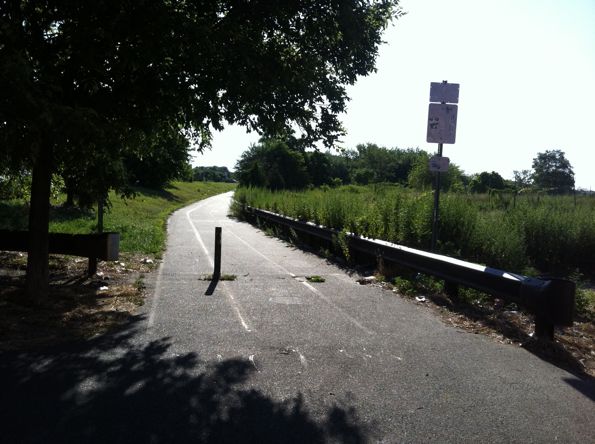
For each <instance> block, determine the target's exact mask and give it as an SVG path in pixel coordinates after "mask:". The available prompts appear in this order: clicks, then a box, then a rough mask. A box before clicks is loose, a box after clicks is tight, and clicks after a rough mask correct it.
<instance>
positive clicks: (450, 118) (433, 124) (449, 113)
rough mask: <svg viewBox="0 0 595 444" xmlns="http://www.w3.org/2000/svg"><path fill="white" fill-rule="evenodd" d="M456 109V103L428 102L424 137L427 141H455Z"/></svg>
mask: <svg viewBox="0 0 595 444" xmlns="http://www.w3.org/2000/svg"><path fill="white" fill-rule="evenodd" d="M457 110H458V107H457V105H445V104H442V103H430V108H429V111H428V133H427V137H426V141H427V142H428V143H455V139H456V135H457Z"/></svg>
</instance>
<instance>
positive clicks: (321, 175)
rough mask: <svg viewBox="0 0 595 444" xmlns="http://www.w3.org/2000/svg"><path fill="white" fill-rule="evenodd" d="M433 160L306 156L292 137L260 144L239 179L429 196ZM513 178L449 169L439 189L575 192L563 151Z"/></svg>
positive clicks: (362, 152) (386, 153) (391, 151)
mask: <svg viewBox="0 0 595 444" xmlns="http://www.w3.org/2000/svg"><path fill="white" fill-rule="evenodd" d="M430 157H431V154H429V153H427V152H426V151H423V150H420V149H418V148H407V149H401V148H386V147H381V146H378V145H376V144H373V143H367V144H361V145H357V146H356V148H355V149H348V150H343V151H337V152H322V151H318V150H308V149H306V148H305V147H303V146H301V145H300V144H298V143H296V140H295V139H293V138H292V137H289V138H262V139H261V140H260V141H259V142H258V143H256V144H253V145H251V146H250V147H249V148H248V149H247V150H246V151H245V152H244V153H243V154H242V156H241V157H240V159H239V160H238V162H237V164H236V167H235V169H236V171H235V177H236V179H237V181H238V182H239V184H240V185H243V186H257V187H264V188H269V189H272V190H278V189H304V188H307V187H319V186H322V185H326V186H338V185H347V184H358V185H367V184H371V183H382V182H388V183H397V184H401V185H403V186H407V187H410V188H414V189H418V190H425V189H431V188H432V186H433V183H434V173H432V172H431V171H430V170H429V167H428V165H429V160H430ZM514 174H515V176H514V180H506V179H504V178H503V177H502V176H501V175H500V174H499V173H497V172H495V171H492V172H487V171H484V172H481V173H478V174H472V175H467V174H464V173H463V171H462V170H461V168H460V167H459V166H458V165H456V164H453V163H451V164H450V166H449V169H448V172H447V173H444V174H443V175H442V178H441V189H443V190H444V191H467V192H471V193H488V192H491V191H497V190H510V191H519V190H521V189H539V190H545V191H548V192H553V193H565V192H569V191H572V190H573V189H574V172H573V171H572V167H571V165H570V162H569V161H568V160H567V159H566V158H565V155H564V153H563V152H562V151H560V150H553V151H545V152H544V153H539V154H538V155H537V157H536V158H535V159H534V160H533V171H529V170H523V171H520V172H519V171H515V172H514Z"/></svg>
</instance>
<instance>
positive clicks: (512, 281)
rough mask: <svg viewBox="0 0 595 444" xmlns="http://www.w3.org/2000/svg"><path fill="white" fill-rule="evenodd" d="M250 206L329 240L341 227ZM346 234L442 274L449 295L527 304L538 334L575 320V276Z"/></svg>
mask: <svg viewBox="0 0 595 444" xmlns="http://www.w3.org/2000/svg"><path fill="white" fill-rule="evenodd" d="M247 211H248V212H249V213H250V214H252V216H254V217H258V218H261V219H264V220H267V221H269V222H273V223H275V224H279V225H283V226H288V227H291V228H293V229H294V230H297V231H300V232H302V233H307V234H309V235H312V236H315V237H318V238H320V239H324V240H326V241H331V242H332V240H333V238H334V237H335V236H337V235H338V234H339V231H337V230H333V229H329V228H326V227H323V226H320V225H316V224H314V223H312V222H303V221H299V220H296V219H292V218H289V217H285V216H281V215H279V214H276V213H272V212H270V211H265V210H260V209H257V208H252V207H247ZM346 237H347V240H348V245H349V248H350V249H353V250H356V251H360V252H363V253H366V254H369V255H372V256H376V257H382V258H383V259H384V260H385V261H389V262H394V263H397V264H400V265H403V266H406V267H409V268H412V269H414V270H417V271H420V272H422V273H425V274H429V275H431V276H435V277H437V278H440V279H443V280H444V281H445V283H446V284H447V285H446V286H445V287H446V289H447V291H448V292H449V293H450V294H453V293H454V294H456V291H457V288H458V287H457V286H458V285H463V286H465V287H470V288H474V289H476V290H479V291H482V292H485V293H488V294H491V295H494V296H497V297H499V298H502V299H504V300H506V301H508V302H514V303H516V304H518V305H520V306H522V307H524V308H525V309H526V310H528V311H529V312H531V313H533V314H534V315H535V334H536V336H538V337H541V338H548V339H553V337H554V326H571V325H572V322H573V318H574V306H575V293H576V287H575V284H574V282H572V281H569V280H566V279H559V278H543V279H537V278H532V277H528V276H522V275H519V274H515V273H509V272H507V271H503V270H498V269H496V268H491V267H486V266H483V265H479V264H474V263H471V262H466V261H462V260H459V259H454V258H451V257H448V256H443V255H440V254H435V253H430V252H427V251H423V250H417V249H414V248H409V247H405V246H402V245H397V244H393V243H390V242H386V241H382V240H377V239H369V238H364V237H361V236H357V235H354V234H350V233H347V235H346Z"/></svg>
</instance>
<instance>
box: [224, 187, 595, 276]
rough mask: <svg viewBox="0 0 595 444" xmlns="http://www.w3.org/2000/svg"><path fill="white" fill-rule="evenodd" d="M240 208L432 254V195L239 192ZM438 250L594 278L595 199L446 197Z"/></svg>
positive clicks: (370, 190) (379, 190)
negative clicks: (253, 209)
mask: <svg viewBox="0 0 595 444" xmlns="http://www.w3.org/2000/svg"><path fill="white" fill-rule="evenodd" d="M235 200H236V204H235V207H236V208H240V207H241V205H239V204H238V203H242V204H247V205H250V206H253V207H257V208H262V209H266V210H270V211H275V212H278V213H281V214H284V215H286V216H290V217H294V218H297V219H300V220H309V221H313V222H315V223H317V224H320V225H324V226H327V227H331V228H335V229H337V230H345V231H349V232H352V233H355V234H358V235H361V236H366V237H371V238H377V239H384V240H388V241H391V242H395V243H399V244H403V245H407V246H410V247H414V248H421V249H428V248H429V245H430V239H431V231H432V208H433V197H432V193H422V194H420V193H416V192H413V191H411V190H408V189H404V188H401V187H399V186H395V185H391V184H380V185H379V184H375V185H372V186H368V187H363V186H353V185H350V186H344V187H339V188H334V189H330V188H328V187H326V188H324V189H314V190H308V191H304V192H289V191H281V192H271V191H267V190H262V189H254V188H240V189H238V190H237V191H236V193H235ZM438 240H439V241H438V249H439V251H440V252H442V253H444V254H448V255H451V256H455V257H460V258H463V259H466V260H471V261H475V262H480V263H484V264H486V265H489V266H492V267H496V268H504V269H507V270H510V271H517V272H527V270H529V269H537V270H538V271H539V272H545V273H558V274H568V273H572V272H573V271H575V270H580V271H581V272H583V273H585V274H589V275H592V274H593V273H594V271H595V198H594V197H589V196H581V197H578V198H577V199H575V198H573V197H572V196H570V197H568V196H567V197H560V196H558V197H552V196H526V197H523V196H521V197H516V196H508V197H505V198H502V197H498V198H495V197H493V196H492V197H490V196H487V195H483V196H481V195H479V196H478V195H463V194H445V195H443V196H442V198H441V202H440V224H439V235H438Z"/></svg>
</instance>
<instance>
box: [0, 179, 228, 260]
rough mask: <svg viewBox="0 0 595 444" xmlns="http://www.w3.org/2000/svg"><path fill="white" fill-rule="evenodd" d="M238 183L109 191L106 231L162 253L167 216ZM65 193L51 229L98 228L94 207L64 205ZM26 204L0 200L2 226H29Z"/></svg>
mask: <svg viewBox="0 0 595 444" xmlns="http://www.w3.org/2000/svg"><path fill="white" fill-rule="evenodd" d="M234 187H235V184H229V183H221V182H218V183H215V182H174V183H172V184H171V185H170V186H169V187H167V188H165V189H163V190H150V189H146V188H136V189H135V191H136V193H137V194H136V197H135V198H129V199H123V198H121V197H119V196H117V195H116V194H115V193H111V194H110V201H111V207H110V208H109V209H107V210H106V212H105V216H104V231H116V232H119V233H120V251H122V252H135V253H144V254H152V255H157V256H159V255H160V254H161V252H162V251H163V248H164V246H165V227H166V221H167V218H168V216H169V215H170V214H171V213H172V212H173V211H175V210H176V209H178V208H181V207H184V206H186V205H189V204H191V203H192V202H195V201H198V200H202V199H205V198H207V197H210V196H213V195H216V194H220V193H224V192H227V191H230V190H232V189H234ZM63 202H64V196H61V197H60V198H59V199H58V200H55V201H53V202H52V209H51V212H50V231H51V232H60V233H91V232H94V231H96V230H97V216H96V211H95V209H93V210H88V211H84V210H79V209H72V208H64V207H62V206H61V205H62V204H63ZM27 212H28V210H27V204H26V203H24V202H22V201H14V200H13V201H2V202H0V229H8V230H26V229H27Z"/></svg>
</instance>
